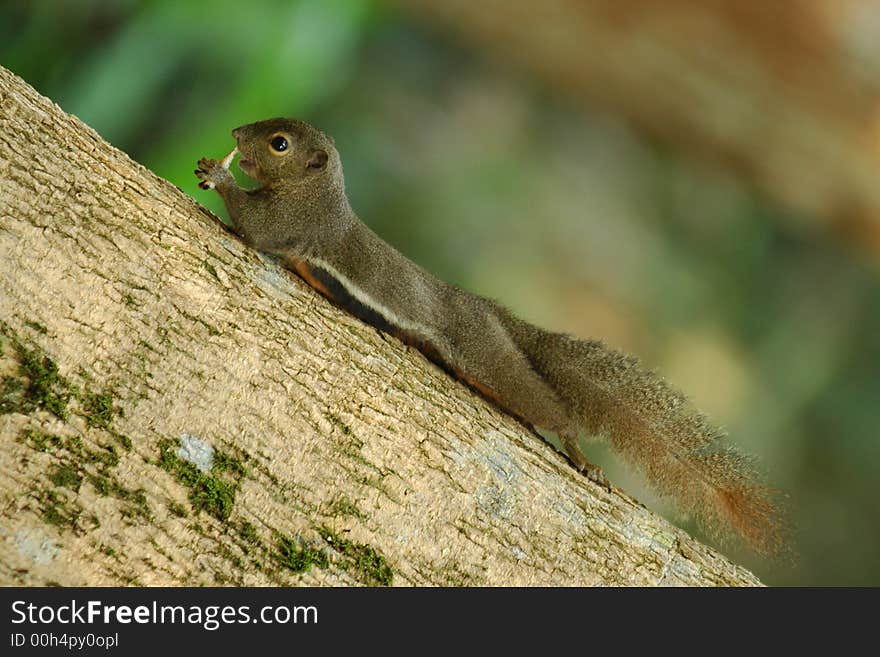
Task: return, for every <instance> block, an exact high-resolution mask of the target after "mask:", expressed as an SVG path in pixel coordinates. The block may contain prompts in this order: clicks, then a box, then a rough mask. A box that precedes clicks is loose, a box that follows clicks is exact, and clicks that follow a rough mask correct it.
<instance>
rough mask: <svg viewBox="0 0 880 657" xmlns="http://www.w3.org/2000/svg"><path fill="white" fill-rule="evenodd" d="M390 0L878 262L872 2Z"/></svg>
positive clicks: (877, 35)
mask: <svg viewBox="0 0 880 657" xmlns="http://www.w3.org/2000/svg"><path fill="white" fill-rule="evenodd" d="M397 4H400V5H401V6H404V7H411V8H413V10H414V11H415V12H416V13H421V14H425V15H427V16H429V17H430V18H431V19H432V20H439V21H440V22H441V23H444V24H448V25H449V26H450V27H451V28H452V29H453V30H455V31H457V32H459V33H460V34H462V35H463V36H464V38H465V39H466V40H468V41H470V42H471V43H472V44H474V45H475V46H476V47H477V48H478V49H479V50H480V51H481V52H484V51H487V50H489V51H492V50H494V51H495V52H497V53H498V54H499V55H500V56H501V58H503V60H504V61H505V62H508V61H513V62H518V63H519V64H521V65H522V66H523V67H524V68H526V69H528V70H529V71H531V72H533V73H535V74H536V75H537V76H538V77H540V78H541V79H543V81H544V82H545V83H546V84H548V85H549V86H550V87H552V88H554V89H556V90H558V91H559V92H560V93H562V94H564V95H567V96H568V97H570V98H573V99H575V100H576V101H586V102H588V103H590V104H593V105H599V106H603V107H605V108H607V109H608V110H610V111H611V112H612V113H613V114H615V115H618V116H623V117H626V118H627V119H629V120H630V121H631V122H632V123H633V124H634V125H636V126H638V127H639V128H641V129H642V130H643V131H645V132H647V133H648V134H650V135H652V136H653V137H655V138H657V139H658V140H660V141H662V142H665V143H666V144H669V145H671V146H672V147H673V148H675V149H680V148H682V147H684V148H686V149H690V150H691V151H692V152H694V153H698V154H699V155H701V156H704V157H707V158H708V159H711V160H713V161H715V162H717V163H719V164H721V165H723V166H725V167H727V168H729V169H731V170H732V171H734V173H736V174H737V175H739V176H741V177H743V178H746V179H749V180H750V181H751V182H753V183H754V184H755V185H756V186H758V187H760V188H761V189H762V190H764V191H765V192H766V193H767V194H769V195H770V196H772V197H774V198H776V199H778V200H780V201H782V202H784V203H786V204H788V205H790V206H792V207H794V208H797V209H798V210H800V211H802V212H803V215H802V216H801V217H799V221H800V222H802V223H804V224H806V225H807V226H809V227H810V228H817V227H818V228H822V229H825V230H827V231H828V232H829V233H831V234H834V235H836V236H837V237H839V238H841V239H843V240H847V241H849V242H850V243H851V244H852V245H854V246H855V247H856V248H859V249H862V250H864V251H865V252H866V253H867V254H868V255H870V256H871V257H872V258H873V259H874V262H880V185H878V184H877V181H878V179H880V149H878V148H877V144H878V134H880V122H878V114H877V108H878V105H880V45H878V44H880V8H878V5H877V3H876V2H874V1H873V0H788V1H787V2H759V1H757V0H752V1H751V2H744V1H743V0H704V1H702V2H695V1H694V0H664V1H662V2H660V1H658V0H590V1H589V2H585V1H584V0H547V1H545V2H541V3H535V2H533V1H532V0H484V1H483V2H473V1H472V0H397ZM707 220H711V218H707Z"/></svg>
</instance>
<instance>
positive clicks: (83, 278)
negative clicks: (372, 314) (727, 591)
mask: <svg viewBox="0 0 880 657" xmlns="http://www.w3.org/2000/svg"><path fill="white" fill-rule="evenodd" d="M0 126H2V129H0V181H2V187H0V262H2V266H0V290H2V293H0V319H2V324H0V332H2V333H3V335H2V337H0V340H2V357H0V377H2V383H0V386H2V387H0V410H2V414H0V432H2V453H0V470H2V478H0V584H4V585H9V584H27V585H37V584H48V583H59V584H63V585H117V584H142V585H159V584H164V585H201V584H217V583H229V584H235V585H270V584H283V585H288V584H308V585H321V584H323V585H341V584H353V585H354V584H367V585H373V584H389V583H393V584H400V585H434V584H436V585H479V584H482V585H514V584H518V585H596V584H635V585H673V584H690V585H711V584H715V585H754V584H758V583H759V582H758V581H757V579H756V578H755V577H754V576H753V575H752V574H750V573H749V572H747V571H745V570H744V569H742V568H740V567H738V566H736V565H734V564H732V563H730V562H729V561H728V560H727V559H725V558H724V557H722V556H720V555H719V554H717V553H716V552H714V551H713V550H711V549H710V548H707V547H705V546H703V545H701V544H700V543H698V542H696V541H695V540H693V539H692V538H690V537H689V536H688V535H687V534H686V533H685V532H683V531H681V530H679V529H677V528H675V527H673V526H672V525H670V524H669V523H667V522H666V521H664V520H663V519H662V518H660V517H658V516H656V515H654V514H653V513H651V512H649V511H648V510H646V509H645V508H644V507H642V506H640V505H639V504H637V503H636V502H634V501H633V500H631V499H630V498H628V497H626V496H625V495H624V494H622V493H621V492H620V491H616V490H615V491H612V492H609V491H605V490H603V489H601V488H599V487H597V486H595V485H593V484H592V483H591V482H589V481H587V480H586V479H584V478H582V477H580V476H579V475H577V474H575V473H574V472H573V470H572V469H571V468H570V467H568V466H567V465H566V463H565V461H564V459H563V458H562V457H561V456H560V455H558V454H557V453H556V452H555V451H554V450H553V449H552V448H551V447H550V446H549V445H547V444H546V443H544V442H542V441H541V440H540V439H539V438H538V437H536V436H535V435H533V434H532V433H530V432H529V431H527V430H526V429H524V428H523V427H522V426H521V425H519V424H518V423H517V422H515V421H514V420H513V419H511V418H510V417H508V416H506V415H504V414H503V413H501V412H499V411H498V410H496V409H495V408H493V407H491V406H490V405H488V404H486V403H485V402H483V401H482V400H481V399H479V398H477V397H475V396H474V395H473V394H472V393H471V392H470V391H469V390H468V389H466V388H465V387H463V386H462V385H460V384H459V383H458V382H456V381H453V380H452V379H450V378H449V377H447V376H446V375H445V374H444V373H442V372H441V371H440V370H438V369H437V368H435V367H434V366H432V365H431V364H429V363H428V362H427V361H426V360H425V359H424V358H423V357H422V356H421V355H420V354H419V353H418V352H416V351H414V350H412V349H409V348H407V347H405V346H403V345H402V344H400V343H399V342H397V341H396V340H394V339H392V338H389V337H387V336H385V335H382V334H380V333H378V332H377V331H375V330H373V329H372V328H370V327H368V326H366V325H364V324H362V323H360V322H359V321H357V320H355V319H353V318H351V317H349V316H347V315H346V314H344V313H343V312H341V311H340V310H338V309H336V308H335V307H333V306H331V305H330V304H329V303H327V302H325V301H324V300H323V299H322V298H321V297H319V296H318V295H316V294H315V293H314V292H313V291H312V290H311V289H309V288H308V287H306V286H305V285H304V284H302V283H301V282H300V281H299V280H298V279H296V278H295V277H293V276H291V275H290V274H288V272H286V271H285V270H283V269H282V268H280V267H279V266H278V264H277V263H275V262H273V261H271V260H269V259H267V258H265V257H263V256H261V255H260V254H258V253H256V252H255V251H253V250H251V249H250V248H248V247H246V246H244V245H243V244H242V243H241V242H240V241H239V240H238V239H237V238H235V237H234V236H232V235H230V234H229V233H228V232H226V230H225V229H224V228H223V226H222V224H221V223H220V222H218V221H217V220H216V218H215V217H213V216H212V215H210V214H209V213H208V212H207V211H205V210H204V209H203V208H201V207H199V205H198V204H197V203H196V202H195V201H194V200H193V199H191V198H190V197H189V196H187V195H185V194H183V193H182V192H181V191H180V190H178V189H176V188H174V187H173V186H172V185H170V184H168V183H167V182H165V181H163V180H161V179H159V178H157V177H156V176H155V175H153V174H152V173H151V172H149V171H148V170H146V169H145V168H144V167H142V166H140V165H138V164H137V163H136V162H133V161H131V160H130V159H129V158H128V157H127V156H126V155H125V154H123V153H121V152H120V151H118V150H116V149H115V148H113V147H111V146H110V145H108V144H107V143H105V142H104V141H103V140H102V139H101V138H100V137H99V136H98V135H97V134H95V132H94V131H92V130H91V129H90V128H88V127H87V126H85V125H83V124H82V123H81V122H80V121H79V120H77V119H76V118H75V117H72V116H69V115H67V114H65V113H64V112H62V111H61V110H60V109H59V108H58V107H57V106H56V105H54V104H53V103H51V102H50V101H49V100H48V99H46V98H43V97H42V96H40V95H39V94H37V93H36V92H35V91H34V90H33V89H31V88H30V87H29V86H28V85H27V84H25V83H24V82H23V81H22V80H20V79H19V78H17V77H16V76H14V75H13V74H11V73H10V72H8V71H6V70H5V69H2V68H0ZM199 155H201V154H200V153H192V154H189V155H186V154H183V155H182V157H191V158H192V159H193V161H195V159H196V158H197V156H199ZM193 187H194V188H195V178H194V179H193ZM56 367H57V371H56ZM200 468H201V469H200Z"/></svg>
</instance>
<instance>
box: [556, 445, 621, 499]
mask: <svg viewBox="0 0 880 657" xmlns="http://www.w3.org/2000/svg"><path fill="white" fill-rule="evenodd" d="M560 438H562V445H563V446H564V447H565V453H566V454H567V455H568V460H569V461H571V464H572V466H574V469H575V470H577V471H578V472H580V473H581V474H582V475H584V476H585V477H586V478H587V479H589V480H590V481H592V482H593V483H596V484H599V485H600V486H601V487H602V488H604V489H606V490H609V491H610V490H611V482H610V481H608V477H606V476H605V473H604V472H602V468H600V467H599V466H598V465H596V464H595V463H593V462H591V461H589V460H587V457H586V456H584V453H583V452H582V451H581V449H580V447H578V445H577V443H576V442H575V441H574V440H572V439H567V438H566V437H564V436H560Z"/></svg>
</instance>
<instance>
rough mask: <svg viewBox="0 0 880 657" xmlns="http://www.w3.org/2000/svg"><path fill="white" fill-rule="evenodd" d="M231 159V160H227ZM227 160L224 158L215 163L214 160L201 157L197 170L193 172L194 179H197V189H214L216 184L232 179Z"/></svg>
mask: <svg viewBox="0 0 880 657" xmlns="http://www.w3.org/2000/svg"><path fill="white" fill-rule="evenodd" d="M229 159H231V158H229ZM228 166H229V163H228V160H227V159H226V158H224V159H223V160H222V161H219V162H218V161H217V160H215V159H214V158H210V157H203V158H202V159H201V160H199V162H198V167H199V168H198V169H196V170H195V172H194V173H195V174H196V177H197V178H198V179H199V181H200V182H199V187H201V188H202V189H214V188H215V187H216V186H217V185H218V184H220V183H223V182H226V181H228V180H229V179H230V178H232V174H231V173H229V169H228V168H227V167H228Z"/></svg>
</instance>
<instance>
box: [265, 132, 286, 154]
mask: <svg viewBox="0 0 880 657" xmlns="http://www.w3.org/2000/svg"><path fill="white" fill-rule="evenodd" d="M269 145H270V146H271V147H272V148H273V149H274V150H276V151H278V152H279V153H281V152H282V151H286V150H287V146H288V143H287V140H286V139H285V138H284V137H282V136H281V135H278V136H277V137H272V140H271V141H270V142H269Z"/></svg>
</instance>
